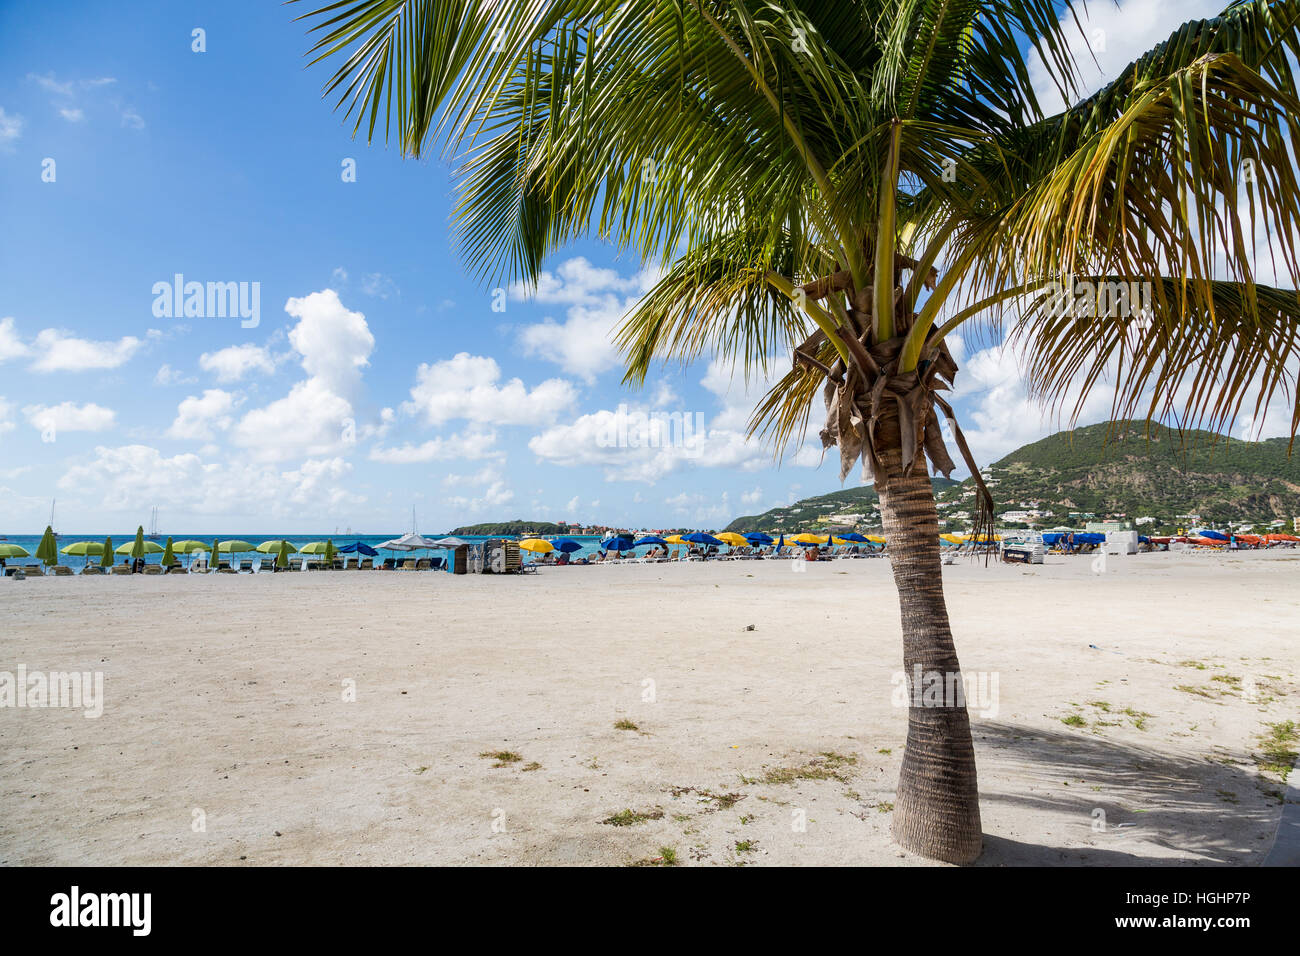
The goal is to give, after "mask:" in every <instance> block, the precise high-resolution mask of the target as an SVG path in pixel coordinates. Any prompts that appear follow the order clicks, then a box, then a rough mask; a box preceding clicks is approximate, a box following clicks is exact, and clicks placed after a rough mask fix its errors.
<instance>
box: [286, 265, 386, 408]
mask: <svg viewBox="0 0 1300 956" xmlns="http://www.w3.org/2000/svg"><path fill="white" fill-rule="evenodd" d="M284 311H286V312H288V313H289V314H290V315H292V316H293V317H294V318H296V319H297V320H298V324H297V325H295V326H294V327H293V328H292V329H291V330H290V331H289V344H290V345H292V346H293V347H294V349H296V350H297V352H298V353H299V355H301V356H302V367H303V369H304V370H305V371H306V372H307V374H308V375H311V376H312V377H314V378H319V379H321V380H322V381H323V382H324V383H325V384H326V385H328V386H329V387H330V388H331V389H332V390H334V391H336V392H340V393H342V394H344V395H348V394H350V393H351V391H352V389H354V388H355V387H356V386H357V385H358V384H360V382H361V370H362V369H363V368H365V367H366V366H367V365H369V364H370V353H371V352H372V351H373V350H374V347H375V337H374V335H372V334H371V332H370V326H369V325H367V324H366V317H365V316H364V315H363V314H361V313H360V312H352V311H350V310H348V309H347V308H345V307H344V305H343V303H342V302H341V301H339V296H338V293H337V292H335V291H334V290H333V289H325V290H324V291H322V292H313V293H312V294H311V295H308V296H304V297H303V298H301V299H290V300H289V301H288V302H286V303H285V306H284Z"/></svg>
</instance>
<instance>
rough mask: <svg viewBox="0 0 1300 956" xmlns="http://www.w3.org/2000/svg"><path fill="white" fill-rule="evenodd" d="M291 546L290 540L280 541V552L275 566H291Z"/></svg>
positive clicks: (276, 557)
mask: <svg viewBox="0 0 1300 956" xmlns="http://www.w3.org/2000/svg"><path fill="white" fill-rule="evenodd" d="M290 550H291V547H290V545H289V542H288V541H281V542H280V553H279V554H277V555H276V556H275V566H276V567H277V568H287V567H288V566H289V551H290Z"/></svg>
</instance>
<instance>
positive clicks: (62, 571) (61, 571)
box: [50, 564, 72, 578]
mask: <svg viewBox="0 0 1300 956" xmlns="http://www.w3.org/2000/svg"><path fill="white" fill-rule="evenodd" d="M50 571H51V572H52V573H54V574H56V575H58V576H59V577H61V578H66V577H67V576H68V575H70V574H72V568H70V567H68V566H67V565H63V564H56V565H55V566H54V567H52V568H50Z"/></svg>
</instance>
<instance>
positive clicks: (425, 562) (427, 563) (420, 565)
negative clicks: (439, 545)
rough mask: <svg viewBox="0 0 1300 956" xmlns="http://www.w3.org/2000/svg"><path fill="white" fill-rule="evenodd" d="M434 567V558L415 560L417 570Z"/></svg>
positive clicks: (427, 569) (426, 569)
mask: <svg viewBox="0 0 1300 956" xmlns="http://www.w3.org/2000/svg"><path fill="white" fill-rule="evenodd" d="M432 568H433V559H432V558H420V559H419V560H417V561H416V562H415V570H417V571H429V570H432Z"/></svg>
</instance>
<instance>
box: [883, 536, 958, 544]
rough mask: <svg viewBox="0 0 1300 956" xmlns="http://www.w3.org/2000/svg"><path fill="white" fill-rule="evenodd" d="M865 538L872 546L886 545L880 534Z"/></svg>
mask: <svg viewBox="0 0 1300 956" xmlns="http://www.w3.org/2000/svg"><path fill="white" fill-rule="evenodd" d="M864 537H865V538H866V539H867V540H868V541H870V542H871V543H872V544H884V543H885V539H884V537H883V536H881V535H878V534H868V535H864ZM953 537H957V538H961V536H960V535H954V536H953ZM962 540H965V539H964V538H962Z"/></svg>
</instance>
